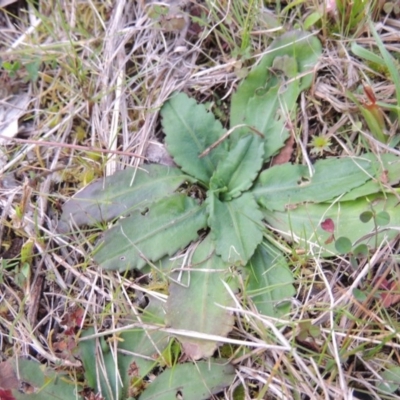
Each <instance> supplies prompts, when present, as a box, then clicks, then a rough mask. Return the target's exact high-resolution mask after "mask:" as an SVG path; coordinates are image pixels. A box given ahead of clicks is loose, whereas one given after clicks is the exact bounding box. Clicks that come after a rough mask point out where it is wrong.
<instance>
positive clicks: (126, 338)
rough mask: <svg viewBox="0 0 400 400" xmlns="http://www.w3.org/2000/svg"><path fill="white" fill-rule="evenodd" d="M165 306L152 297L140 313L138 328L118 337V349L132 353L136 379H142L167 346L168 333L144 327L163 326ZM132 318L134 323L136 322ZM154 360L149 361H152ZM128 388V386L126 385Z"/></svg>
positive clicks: (126, 331)
mask: <svg viewBox="0 0 400 400" xmlns="http://www.w3.org/2000/svg"><path fill="white" fill-rule="evenodd" d="M165 308H166V304H165V303H164V302H162V301H160V300H157V299H155V298H154V297H150V298H149V304H148V305H147V306H146V308H145V309H144V310H143V312H142V313H140V321H141V323H142V324H141V325H142V326H140V327H138V328H133V329H129V330H124V331H123V332H122V333H121V334H120V335H119V337H120V339H121V340H120V341H119V342H118V349H119V350H124V351H125V352H126V353H128V354H129V353H132V360H131V361H133V362H135V364H136V368H137V375H136V376H137V377H138V378H144V377H145V376H146V375H148V374H149V372H150V371H151V370H152V369H153V368H154V365H155V362H156V357H157V356H158V355H159V354H160V353H162V352H163V351H164V350H165V349H166V348H167V346H168V343H169V337H170V334H169V333H165V332H162V331H160V330H158V329H156V328H155V329H150V328H146V325H153V326H155V327H156V326H165ZM137 320H138V319H137V317H136V316H134V321H137ZM153 358H154V360H151V359H153ZM128 386H129V384H128Z"/></svg>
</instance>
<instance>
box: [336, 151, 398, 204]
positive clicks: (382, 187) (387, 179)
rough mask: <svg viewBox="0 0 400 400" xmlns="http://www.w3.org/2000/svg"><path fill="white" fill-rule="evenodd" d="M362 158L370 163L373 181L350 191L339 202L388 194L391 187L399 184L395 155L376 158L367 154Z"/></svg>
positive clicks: (383, 155)
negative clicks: (380, 193)
mask: <svg viewBox="0 0 400 400" xmlns="http://www.w3.org/2000/svg"><path fill="white" fill-rule="evenodd" d="M362 158H363V159H367V160H370V161H371V167H372V169H371V175H372V177H373V178H374V179H370V180H369V181H368V182H366V183H364V184H363V185H361V186H358V187H357V188H355V189H352V190H351V191H350V192H349V193H347V194H345V195H344V196H343V197H342V198H341V201H348V200H354V199H357V198H359V197H364V196H368V195H370V194H374V193H378V192H385V191H387V192H390V191H391V187H392V186H394V185H396V184H398V183H399V182H400V159H399V157H398V156H397V155H395V154H391V153H387V154H379V156H378V157H377V156H376V155H375V154H373V153H368V154H363V156H362Z"/></svg>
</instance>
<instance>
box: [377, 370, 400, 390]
mask: <svg viewBox="0 0 400 400" xmlns="http://www.w3.org/2000/svg"><path fill="white" fill-rule="evenodd" d="M381 377H382V381H381V382H378V383H377V389H378V390H380V391H382V392H384V393H389V394H391V393H394V392H395V391H396V390H397V389H398V388H399V387H400V367H397V366H395V365H391V366H390V367H389V368H388V369H386V370H385V371H383V372H382V373H381Z"/></svg>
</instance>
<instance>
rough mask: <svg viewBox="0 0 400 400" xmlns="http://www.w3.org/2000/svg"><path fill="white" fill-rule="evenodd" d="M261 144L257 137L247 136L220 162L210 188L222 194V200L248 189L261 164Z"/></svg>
mask: <svg viewBox="0 0 400 400" xmlns="http://www.w3.org/2000/svg"><path fill="white" fill-rule="evenodd" d="M263 154H264V149H263V143H262V141H261V138H260V137H259V136H257V135H248V136H245V137H243V138H241V139H240V140H239V142H238V143H237V144H236V146H235V147H234V148H233V149H232V150H231V151H230V152H229V153H228V156H227V157H226V158H225V159H224V160H221V161H220V162H219V164H218V166H217V169H216V170H215V172H214V174H213V176H212V177H211V181H210V188H211V189H212V190H218V189H222V188H225V191H224V192H223V193H222V196H223V199H224V200H230V199H232V198H234V197H237V196H239V195H240V194H241V193H242V192H243V191H245V190H247V189H249V188H250V186H251V185H252V183H253V180H254V179H255V178H256V176H257V174H258V172H259V171H260V169H261V166H262V164H263Z"/></svg>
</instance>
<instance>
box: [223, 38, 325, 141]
mask: <svg viewBox="0 0 400 400" xmlns="http://www.w3.org/2000/svg"><path fill="white" fill-rule="evenodd" d="M321 52H322V47H321V43H320V41H319V40H318V39H317V38H316V37H315V36H313V35H311V34H310V33H307V32H301V31H292V32H287V33H284V34H283V35H282V36H280V37H279V38H277V39H275V40H274V41H273V42H272V43H271V45H270V47H269V51H268V53H267V54H266V55H265V56H264V57H263V58H262V60H261V62H260V63H259V64H258V65H257V66H255V67H254V68H253V70H252V71H251V72H250V73H249V75H248V76H247V77H246V79H244V80H243V82H242V83H241V84H240V85H239V87H238V90H237V91H236V93H234V94H233V96H232V101H231V116H230V127H231V128H233V127H234V126H237V125H240V124H243V123H244V121H245V120H246V119H248V118H246V114H247V112H248V111H251V110H250V109H249V108H248V103H249V101H250V99H251V98H252V97H254V95H255V93H256V91H257V90H258V89H259V88H264V90H265V92H267V91H268V90H269V89H270V88H272V87H274V86H276V85H277V83H278V82H277V79H276V77H275V76H274V74H271V72H270V69H271V67H272V66H273V63H274V60H275V58H276V57H284V56H288V57H290V58H294V59H295V60H296V63H297V72H298V74H299V78H298V79H299V80H300V84H299V87H298V89H299V91H302V90H304V89H307V88H308V87H310V85H311V82H312V69H313V68H314V65H315V64H316V62H317V60H318V58H319V57H320V55H321ZM296 100H297V96H296V98H295V99H293V101H296ZM265 111H267V110H264V112H265ZM270 124H271V125H272V121H270ZM245 132H247V129H238V130H237V131H235V132H234V133H233V136H232V137H231V138H232V139H233V140H235V141H236V140H238V138H239V136H241V135H242V134H243V133H245Z"/></svg>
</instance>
